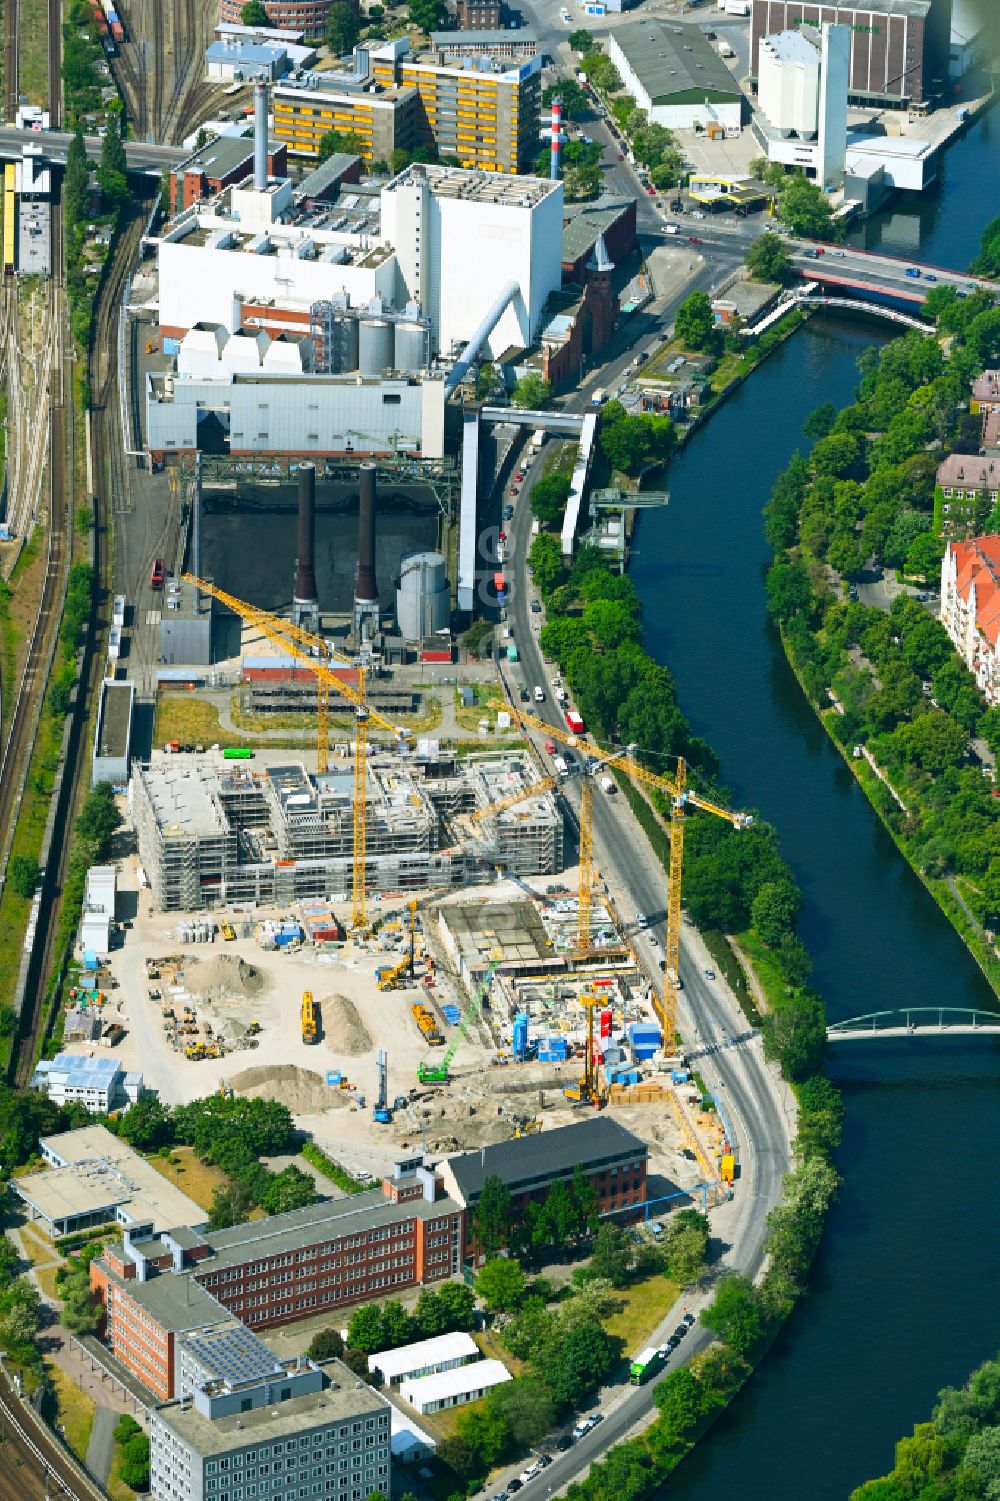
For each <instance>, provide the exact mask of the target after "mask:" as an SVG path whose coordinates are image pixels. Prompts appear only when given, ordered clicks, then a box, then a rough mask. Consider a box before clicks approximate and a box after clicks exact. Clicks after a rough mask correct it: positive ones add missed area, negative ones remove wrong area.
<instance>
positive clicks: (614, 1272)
mask: <svg viewBox="0 0 1000 1501" xmlns="http://www.w3.org/2000/svg"><path fill="white" fill-rule="evenodd" d="M633 1245H634V1242H633V1241H632V1239H631V1238H630V1237H629V1235H628V1233H627V1232H626V1231H625V1230H623V1229H622V1228H621V1226H620V1225H612V1224H604V1225H602V1226H601V1228H600V1229H599V1230H598V1232H597V1235H596V1237H595V1239H594V1254H593V1256H592V1257H591V1258H590V1271H591V1274H592V1275H593V1276H594V1277H602V1278H605V1279H606V1280H607V1281H608V1282H610V1283H611V1286H612V1287H627V1286H628V1283H629V1279H630V1278H631V1275H632V1261H633V1255H632V1248H633Z"/></svg>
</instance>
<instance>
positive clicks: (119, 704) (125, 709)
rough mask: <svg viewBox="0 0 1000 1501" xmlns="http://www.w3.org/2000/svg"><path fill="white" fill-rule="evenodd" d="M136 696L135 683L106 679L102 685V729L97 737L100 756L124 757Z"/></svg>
mask: <svg viewBox="0 0 1000 1501" xmlns="http://www.w3.org/2000/svg"><path fill="white" fill-rule="evenodd" d="M134 696H135V685H134V684H133V683H116V682H113V681H112V680H111V679H110V678H105V680H104V682H103V683H102V684H101V727H100V734H99V735H98V737H97V754H98V755H99V756H124V755H125V753H126V751H127V750H128V742H129V729H130V727H131V724H132V700H133V698H134Z"/></svg>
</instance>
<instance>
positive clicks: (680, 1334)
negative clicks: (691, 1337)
mask: <svg viewBox="0 0 1000 1501" xmlns="http://www.w3.org/2000/svg"><path fill="white" fill-rule="evenodd" d="M687 1332H688V1326H687V1324H678V1325H677V1328H676V1329H675V1330H674V1338H675V1339H683V1338H684V1336H685V1334H687Z"/></svg>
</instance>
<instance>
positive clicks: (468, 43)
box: [431, 26, 538, 51]
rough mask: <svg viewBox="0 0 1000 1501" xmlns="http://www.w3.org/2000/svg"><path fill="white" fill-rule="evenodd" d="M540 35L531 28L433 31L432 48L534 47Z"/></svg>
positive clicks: (452, 49) (459, 49)
mask: <svg viewBox="0 0 1000 1501" xmlns="http://www.w3.org/2000/svg"><path fill="white" fill-rule="evenodd" d="M537 43H538V33H537V32H536V31H533V30H532V29H531V27H530V26H514V27H502V28H500V29H498V30H495V31H475V30H469V31H432V32H431V46H432V47H437V48H441V49H443V50H447V51H456V50H458V51H461V49H462V48H463V47H496V46H504V47H534V46H536V45H537Z"/></svg>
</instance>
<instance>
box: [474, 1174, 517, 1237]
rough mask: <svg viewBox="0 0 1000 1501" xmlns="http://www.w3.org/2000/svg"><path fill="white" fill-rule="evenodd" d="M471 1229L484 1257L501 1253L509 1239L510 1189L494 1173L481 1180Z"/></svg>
mask: <svg viewBox="0 0 1000 1501" xmlns="http://www.w3.org/2000/svg"><path fill="white" fill-rule="evenodd" d="M472 1228H473V1233H474V1235H475V1238H476V1242H477V1244H478V1246H479V1249H480V1250H481V1251H482V1253H483V1255H484V1256H486V1257H490V1256H494V1255H496V1253H497V1251H502V1250H503V1248H504V1247H505V1246H506V1244H507V1242H508V1240H509V1239H510V1189H509V1188H508V1187H507V1185H506V1184H505V1183H504V1181H503V1179H502V1178H499V1177H497V1175H496V1173H490V1174H488V1176H487V1177H486V1178H485V1179H484V1180H483V1186H482V1190H481V1191H480V1194H479V1200H478V1202H477V1204H476V1207H475V1209H474V1210H473V1211H472Z"/></svg>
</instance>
